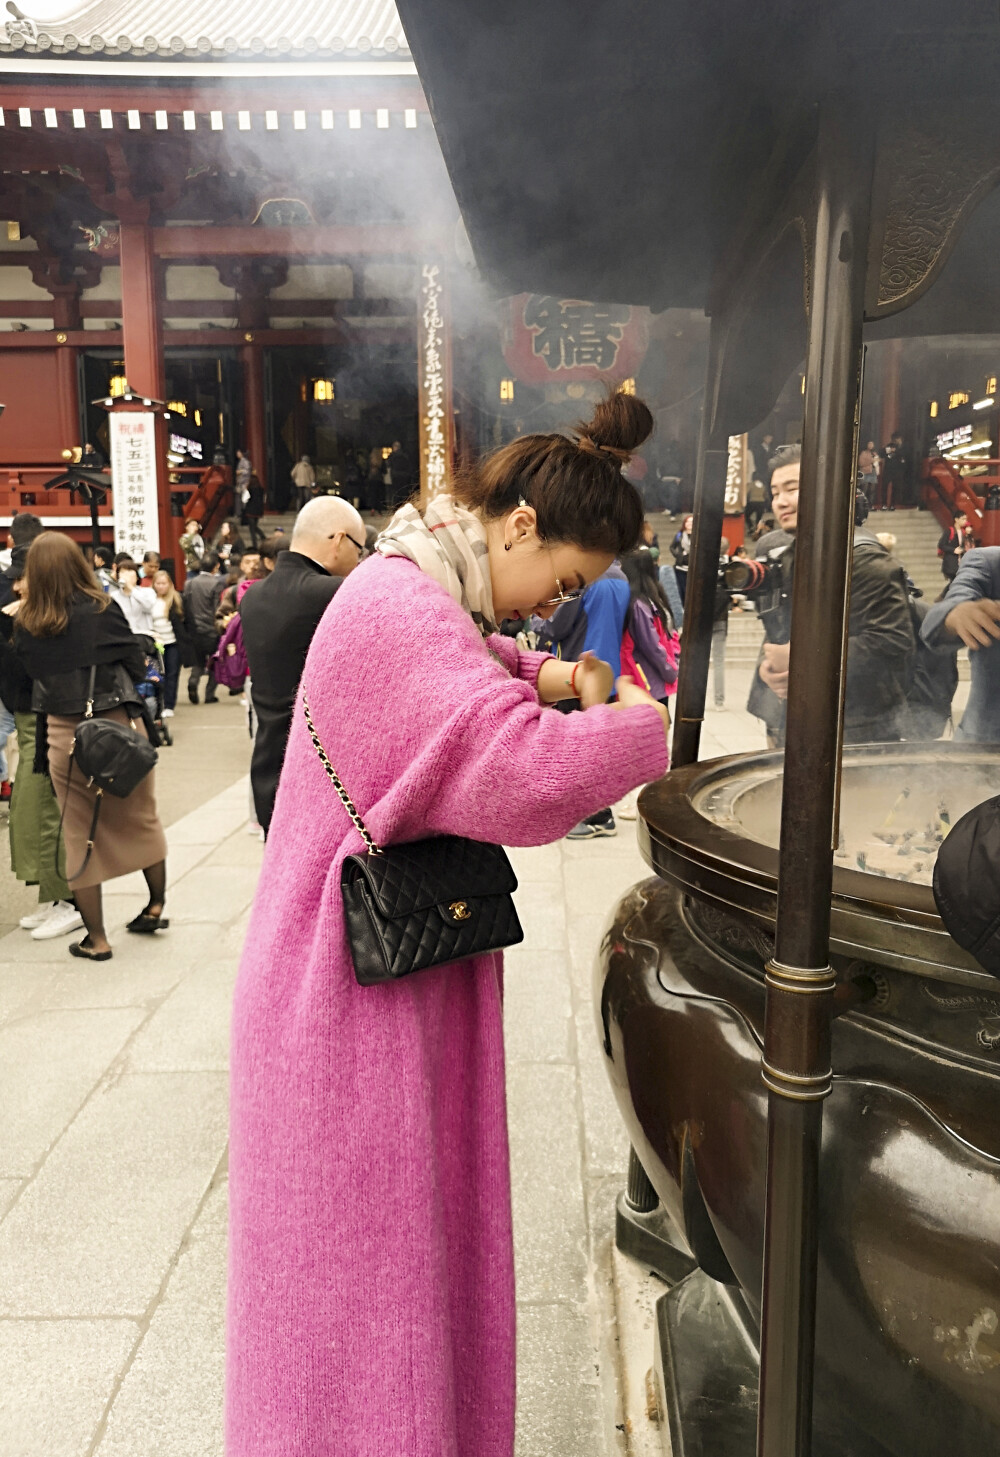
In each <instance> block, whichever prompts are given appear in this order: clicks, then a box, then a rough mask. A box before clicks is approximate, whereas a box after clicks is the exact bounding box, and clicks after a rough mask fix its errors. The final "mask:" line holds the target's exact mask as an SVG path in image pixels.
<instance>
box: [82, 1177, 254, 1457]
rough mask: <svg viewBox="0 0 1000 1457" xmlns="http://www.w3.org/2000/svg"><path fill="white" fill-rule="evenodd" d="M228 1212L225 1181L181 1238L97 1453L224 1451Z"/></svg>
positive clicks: (192, 1455) (177, 1455)
mask: <svg viewBox="0 0 1000 1457" xmlns="http://www.w3.org/2000/svg"><path fill="white" fill-rule="evenodd" d="M226 1212H227V1211H226V1182H225V1180H224V1179H222V1180H220V1181H219V1183H218V1184H216V1186H215V1187H214V1188H213V1189H212V1191H211V1193H210V1194H209V1196H208V1198H207V1199H206V1201H205V1204H204V1207H203V1208H202V1210H201V1213H200V1214H199V1215H198V1218H197V1219H196V1220H195V1222H194V1224H193V1225H192V1227H191V1230H190V1233H189V1235H188V1237H187V1238H186V1240H185V1242H184V1247H183V1249H182V1251H181V1255H180V1258H179V1260H178V1262H177V1266H176V1268H175V1269H174V1271H173V1273H172V1274H171V1276H170V1280H169V1282H168V1284H167V1287H166V1290H165V1292H164V1295H163V1299H162V1300H161V1301H160V1303H159V1305H158V1306H157V1308H156V1310H155V1312H154V1314H153V1318H152V1320H151V1322H150V1325H149V1329H148V1331H147V1332H146V1334H145V1336H144V1337H143V1340H142V1344H141V1345H140V1346H139V1349H138V1351H137V1352H136V1355H135V1359H134V1360H133V1362H132V1364H131V1366H130V1367H129V1370H128V1372H127V1374H126V1376H125V1380H124V1381H123V1382H122V1386H121V1389H120V1390H119V1392H118V1394H117V1396H116V1397H115V1400H114V1403H113V1405H112V1407H111V1411H110V1413H109V1414H108V1420H107V1426H106V1429H105V1431H104V1433H103V1435H102V1436H101V1439H100V1441H99V1442H98V1444H97V1447H96V1448H95V1457H222V1445H223V1440H222V1400H223V1373H224V1370H225V1356H224V1348H223V1340H224V1327H225V1302H226Z"/></svg>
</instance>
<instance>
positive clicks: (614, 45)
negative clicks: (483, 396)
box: [399, 0, 1000, 308]
mask: <svg viewBox="0 0 1000 1457" xmlns="http://www.w3.org/2000/svg"><path fill="white" fill-rule="evenodd" d="M399 10H400V15H401V18H402V21H403V24H404V25H405V27H406V34H407V36H408V38H409V41H410V48H411V51H412V53H413V55H414V58H415V60H416V62H417V69H418V71H419V73H420V76H421V80H422V82H423V85H424V89H425V92H426V93H427V96H428V99H429V102H430V105H431V109H432V112H433V114H434V119H435V123H436V125H437V128H438V133H439V137H440V140H441V145H442V149H443V151H444V154H445V160H446V162H447V164H448V168H449V171H450V173H451V177H452V181H453V184H454V187H455V191H456V194H457V196H458V200H459V204H460V206H461V208H462V212H463V215H464V217H465V222H466V226H467V228H468V231H469V235H470V238H471V241H472V246H473V249H474V251H475V253H476V257H477V260H478V262H479V264H480V267H481V268H482V270H483V272H484V274H485V275H486V277H487V278H488V279H490V281H491V282H493V283H494V284H495V285H496V286H497V287H498V288H499V289H500V290H501V291H503V292H518V291H521V290H525V289H531V290H535V291H538V290H545V291H556V292H562V293H564V294H575V295H577V296H581V297H587V298H600V299H607V300H613V299H619V300H627V301H629V302H632V303H648V304H650V305H652V306H653V307H654V308H664V307H668V306H683V307H703V306H705V304H706V302H707V299H708V293H709V287H710V280H711V278H712V275H713V271H714V269H715V267H716V265H717V263H718V262H719V260H720V258H721V257H722V256H723V254H724V252H725V250H726V249H727V248H729V247H731V246H732V244H733V240H734V234H735V232H736V229H737V227H738V226H739V224H740V220H741V219H744V218H745V217H746V216H747V215H748V212H749V211H750V210H751V209H752V206H753V203H754V200H755V197H756V196H758V195H759V194H763V193H768V192H769V193H771V194H773V193H774V191H775V189H777V188H780V187H781V186H782V184H783V181H784V180H787V179H788V178H790V177H791V176H792V175H793V174H794V172H795V171H796V170H797V168H798V166H799V164H800V162H801V160H802V158H803V156H804V155H805V154H806V152H807V151H808V149H809V147H810V145H811V142H812V139H813V136H814V133H815V117H816V105H817V102H818V101H819V100H820V98H821V97H822V96H823V95H824V94H825V93H827V92H829V91H830V90H831V89H832V88H847V89H849V90H853V91H855V92H856V93H857V95H858V96H859V97H860V98H865V99H867V101H868V102H869V103H872V102H873V103H874V106H875V108H876V110H877V109H878V108H880V107H884V106H885V105H886V104H889V103H890V102H891V101H892V100H894V99H899V100H901V101H902V102H903V103H904V104H905V102H906V100H907V98H910V97H912V98H913V99H915V100H918V99H919V100H926V97H927V94H928V91H939V92H940V93H941V94H944V95H947V94H949V93H950V94H953V95H954V94H961V95H964V96H967V95H968V94H969V92H970V90H974V89H976V88H983V87H986V86H988V85H991V84H992V81H991V79H990V78H991V77H995V75H996V67H997V62H998V60H1000V14H998V10H997V6H996V5H995V3H993V0H876V3H872V0H826V3H824V4H817V3H816V0H753V3H749V0H619V3H617V4H614V5H611V4H608V3H607V0H545V3H543V4H539V3H538V0H507V3H505V4H503V5H497V4H496V0H434V3H433V4H427V3H426V0H399Z"/></svg>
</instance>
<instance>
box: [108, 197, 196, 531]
mask: <svg viewBox="0 0 1000 1457" xmlns="http://www.w3.org/2000/svg"><path fill="white" fill-rule="evenodd" d="M120 232H121V242H120V256H121V268H122V334H123V338H124V344H125V378H126V379H127V380H128V383H129V388H130V389H131V390H132V391H133V392H134V393H135V394H138V395H143V396H145V397H146V398H148V399H152V400H163V399H164V397H165V394H166V372H165V369H164V361H163V333H162V328H161V325H160V299H159V277H158V272H157V266H156V255H155V253H154V251H153V234H152V229H151V228H150V226H149V224H148V223H146V222H126V221H125V220H124V219H123V220H122V222H121V229H120ZM156 419H157V427H156V428H157V435H156V444H157V450H156V497H157V502H158V506H159V513H158V514H159V525H160V542H159V552H160V555H161V556H163V557H173V558H174V559H175V560H176V557H177V543H178V542H179V540H180V534H181V531H182V530H183V522H182V520H181V519H180V518H179V517H172V516H171V514H170V482H169V480H168V475H167V432H166V423H165V421H164V419H163V417H162V415H161V414H160V413H159V412H157V416H156Z"/></svg>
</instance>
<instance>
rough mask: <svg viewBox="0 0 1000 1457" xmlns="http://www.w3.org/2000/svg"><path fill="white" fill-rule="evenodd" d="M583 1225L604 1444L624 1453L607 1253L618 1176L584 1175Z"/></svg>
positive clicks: (623, 1455) (625, 1455) (619, 1454)
mask: <svg viewBox="0 0 1000 1457" xmlns="http://www.w3.org/2000/svg"><path fill="white" fill-rule="evenodd" d="M584 1182H585V1192H586V1201H587V1227H588V1234H589V1250H590V1268H591V1310H592V1317H593V1330H594V1348H595V1352H596V1361H597V1376H598V1382H599V1386H600V1391H601V1398H600V1400H601V1411H602V1412H603V1415H604V1429H605V1433H606V1435H607V1439H608V1445H609V1447H610V1449H611V1451H612V1452H613V1453H614V1454H615V1457H628V1452H629V1448H628V1443H627V1441H626V1433H625V1417H624V1410H623V1407H622V1403H621V1399H620V1386H621V1381H620V1371H619V1364H620V1353H619V1348H618V1318H617V1310H616V1306H615V1282H614V1275H613V1273H612V1269H611V1256H612V1252H613V1250H614V1241H615V1200H616V1199H617V1197H618V1194H619V1191H620V1189H621V1183H620V1181H619V1180H618V1179H586V1180H585V1181H584Z"/></svg>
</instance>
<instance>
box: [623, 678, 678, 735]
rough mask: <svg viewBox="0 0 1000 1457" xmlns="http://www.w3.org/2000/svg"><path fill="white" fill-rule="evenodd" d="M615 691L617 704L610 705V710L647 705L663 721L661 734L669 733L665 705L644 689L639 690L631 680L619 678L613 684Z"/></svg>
mask: <svg viewBox="0 0 1000 1457" xmlns="http://www.w3.org/2000/svg"><path fill="white" fill-rule="evenodd" d="M615 691H616V692H617V694H618V702H617V703H613V704H612V705H611V707H612V708H641V707H642V706H643V705H648V706H649V707H650V708H655V709H656V711H657V713H658V714H659V715H660V717H661V718H662V720H663V732H664V733H665V734H667V735H669V733H670V713H669V711H668V709H667V706H666V704H665V703H660V701H659V700H658V699H656V698H654V697H653V695H652V694H651V693H647V692H646V690H645V688H640V687H639V685H638V683H633V681H632V679H631V678H619V679H618V682H617V683H616V684H615Z"/></svg>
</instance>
